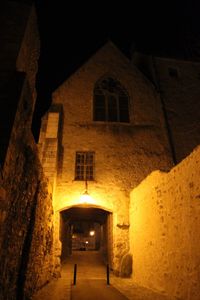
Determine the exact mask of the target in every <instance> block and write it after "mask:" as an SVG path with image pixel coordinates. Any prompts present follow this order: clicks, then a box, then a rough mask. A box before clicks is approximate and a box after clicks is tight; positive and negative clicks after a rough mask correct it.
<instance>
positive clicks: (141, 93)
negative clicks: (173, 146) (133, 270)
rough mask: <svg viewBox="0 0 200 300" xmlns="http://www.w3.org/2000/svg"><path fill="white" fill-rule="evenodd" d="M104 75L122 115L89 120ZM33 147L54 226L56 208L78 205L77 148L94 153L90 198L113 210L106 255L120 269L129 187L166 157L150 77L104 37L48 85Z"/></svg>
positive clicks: (165, 167) (80, 183)
mask: <svg viewBox="0 0 200 300" xmlns="http://www.w3.org/2000/svg"><path fill="white" fill-rule="evenodd" d="M107 76H110V77H112V78H114V79H116V80H118V81H119V82H120V83H121V84H122V86H123V87H124V88H125V89H126V91H127V93H128V95H129V115H130V122H129V123H117V122H98V121H94V120H93V93H94V86H95V84H96V82H97V81H98V80H99V79H100V78H103V77H105V78H106V77H107ZM58 116H59V120H58ZM49 128H51V130H50V129H49ZM51 133H52V134H53V136H51ZM39 149H40V155H41V161H42V164H43V167H44V171H45V174H46V176H47V177H49V178H51V180H52V182H54V211H55V212H56V215H57V217H56V218H57V224H58V226H57V228H56V230H57V232H59V212H61V211H62V210H65V209H68V208H70V207H71V206H74V205H80V196H81V194H82V192H83V191H84V187H85V183H84V181H77V180H74V179H75V173H74V171H75V156H76V151H93V152H94V153H95V178H94V180H93V181H89V182H88V189H89V193H90V195H91V197H92V199H93V200H92V203H91V205H92V206H95V207H98V208H101V209H104V210H106V211H108V212H110V213H112V214H113V224H112V233H113V245H112V251H113V262H112V263H113V268H114V270H115V271H116V272H119V270H120V262H121V259H122V257H123V256H124V255H126V254H127V253H128V251H129V242H128V228H129V217H128V215H129V192H130V191H131V189H132V188H134V187H135V186H136V185H137V184H138V183H139V182H140V181H141V180H142V179H144V178H145V177H146V176H147V175H148V174H149V173H150V172H151V171H153V170H155V169H162V170H168V169H169V168H170V166H171V165H172V161H171V156H170V151H169V146H168V139H167V135H166V129H165V123H164V118H163V115H162V109H161V105H160V101H159V97H158V96H157V93H156V91H155V89H154V87H153V85H152V84H151V83H150V81H148V80H147V79H146V78H145V77H144V76H143V75H142V73H141V72H140V71H139V70H138V69H137V68H133V67H132V66H131V64H130V62H129V60H128V59H127V58H126V57H125V56H123V54H122V53H121V52H120V51H119V50H118V49H117V48H116V47H115V46H114V45H113V44H112V43H111V42H109V43H107V44H106V45H105V46H103V47H102V48H101V49H100V50H99V51H98V52H97V53H96V54H95V55H94V56H93V57H92V58H91V59H90V60H89V61H88V62H86V63H85V64H84V65H83V66H82V67H81V68H80V69H79V70H78V71H77V72H76V73H75V74H74V75H72V76H71V77H70V78H69V79H68V80H67V81H66V82H64V83H63V84H62V85H61V86H60V87H59V88H58V89H57V90H56V91H55V92H54V93H53V101H52V107H51V108H50V109H49V111H48V112H47V114H46V115H45V116H44V118H43V122H42V127H41V134H40V140H39ZM52 175H54V178H53V177H52Z"/></svg>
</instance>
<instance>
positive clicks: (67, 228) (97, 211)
mask: <svg viewBox="0 0 200 300" xmlns="http://www.w3.org/2000/svg"><path fill="white" fill-rule="evenodd" d="M59 214H60V225H59V227H60V229H59V232H60V233H59V235H60V236H59V239H60V241H61V244H62V246H61V261H64V260H65V259H66V258H67V257H68V256H70V255H71V254H72V252H73V251H76V250H86V251H90V250H96V251H99V252H101V255H102V258H103V260H104V261H105V263H109V264H110V266H111V267H112V262H113V212H112V211H111V210H109V209H107V208H105V207H102V206H99V205H81V204H77V205H71V206H68V207H65V208H62V209H61V210H60V211H59ZM89 228H93V230H94V231H95V235H94V237H92V236H91V237H90V236H89ZM81 230H82V232H81ZM79 231H80V232H79ZM82 233H83V234H82ZM86 238H87V242H88V241H89V242H88V244H87V245H86V246H85V247H84V245H83V243H84V241H85V239H86Z"/></svg>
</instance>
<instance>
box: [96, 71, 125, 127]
mask: <svg viewBox="0 0 200 300" xmlns="http://www.w3.org/2000/svg"><path fill="white" fill-rule="evenodd" d="M128 106H129V99H128V94H127V92H126V90H125V89H124V88H123V87H122V85H121V84H120V82H119V81H117V80H114V79H113V78H111V77H107V78H104V79H102V80H101V81H98V82H97V83H96V85H95V88H94V121H105V122H126V123H128V122H129V109H128Z"/></svg>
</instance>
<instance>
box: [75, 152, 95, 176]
mask: <svg viewBox="0 0 200 300" xmlns="http://www.w3.org/2000/svg"><path fill="white" fill-rule="evenodd" d="M75 180H94V152H76V166H75Z"/></svg>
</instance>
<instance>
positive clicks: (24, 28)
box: [0, 0, 56, 300]
mask: <svg viewBox="0 0 200 300" xmlns="http://www.w3.org/2000/svg"><path fill="white" fill-rule="evenodd" d="M0 5H1V10H0V45H1V47H0V79H1V80H0V102H1V110H0V166H1V168H0V273H1V276H0V299H1V300H11V299H19V300H22V299H29V298H30V297H31V295H32V293H33V291H35V289H37V288H39V287H41V286H42V285H44V284H45V283H46V282H47V281H48V280H50V278H52V276H53V274H54V265H55V264H56V262H55V261H54V256H53V209H52V189H51V187H50V185H49V183H48V180H47V179H46V178H45V176H44V174H43V171H42V166H41V164H40V162H39V158H38V151H37V145H36V143H35V141H34V138H33V135H32V133H31V123H32V115H33V111H34V105H35V100H36V90H35V76H36V72H37V61H38V58H39V46H40V43H39V34H38V30H37V18H36V12H35V8H34V6H33V5H31V4H30V1H17V0H16V1H3V2H1V4H0Z"/></svg>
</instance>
